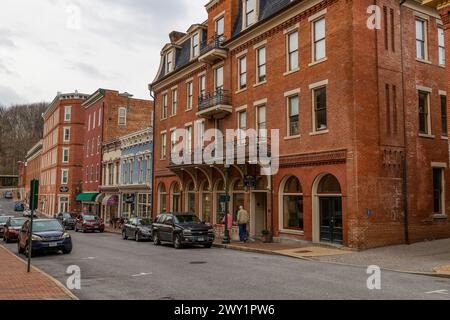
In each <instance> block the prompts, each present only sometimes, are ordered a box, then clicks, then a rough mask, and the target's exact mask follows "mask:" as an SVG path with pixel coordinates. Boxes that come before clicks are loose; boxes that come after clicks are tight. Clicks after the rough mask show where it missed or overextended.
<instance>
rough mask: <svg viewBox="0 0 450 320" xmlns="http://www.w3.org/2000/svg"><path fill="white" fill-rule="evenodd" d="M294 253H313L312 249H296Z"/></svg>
mask: <svg viewBox="0 0 450 320" xmlns="http://www.w3.org/2000/svg"><path fill="white" fill-rule="evenodd" d="M294 253H299V254H300V253H312V251H309V250H302V251H296V252H294Z"/></svg>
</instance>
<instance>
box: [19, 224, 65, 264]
mask: <svg viewBox="0 0 450 320" xmlns="http://www.w3.org/2000/svg"><path fill="white" fill-rule="evenodd" d="M30 224H31V223H30V220H27V221H26V222H25V223H24V225H23V226H22V228H21V229H20V234H19V241H18V243H17V249H18V251H19V254H22V253H23V254H27V253H28V250H29V245H28V244H29V241H30ZM31 239H32V242H31V247H32V248H31V255H34V254H35V253H36V252H41V251H44V252H46V251H56V252H58V251H62V252H63V253H64V254H69V253H71V252H72V238H71V236H70V234H68V233H67V232H66V231H65V230H64V228H63V226H62V225H61V223H59V221H58V220H56V219H38V220H35V221H34V222H33V234H32V238H31Z"/></svg>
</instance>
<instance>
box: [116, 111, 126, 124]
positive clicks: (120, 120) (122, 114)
mask: <svg viewBox="0 0 450 320" xmlns="http://www.w3.org/2000/svg"><path fill="white" fill-rule="evenodd" d="M117 122H118V124H119V126H125V125H126V124H127V108H123V107H122V108H119V114H118V120H117Z"/></svg>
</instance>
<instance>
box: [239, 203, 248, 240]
mask: <svg viewBox="0 0 450 320" xmlns="http://www.w3.org/2000/svg"><path fill="white" fill-rule="evenodd" d="M249 222H250V216H249V214H248V212H247V210H245V209H244V207H243V206H240V207H239V211H238V216H237V223H238V225H239V240H240V241H241V242H243V243H245V242H247V224H248V223H249Z"/></svg>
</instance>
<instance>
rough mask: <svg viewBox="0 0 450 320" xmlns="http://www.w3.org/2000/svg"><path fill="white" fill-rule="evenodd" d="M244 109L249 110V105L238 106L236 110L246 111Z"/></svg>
mask: <svg viewBox="0 0 450 320" xmlns="http://www.w3.org/2000/svg"><path fill="white" fill-rule="evenodd" d="M244 110H247V105H244V106H242V107H239V108H236V109H235V111H236V112H242V111H244Z"/></svg>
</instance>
